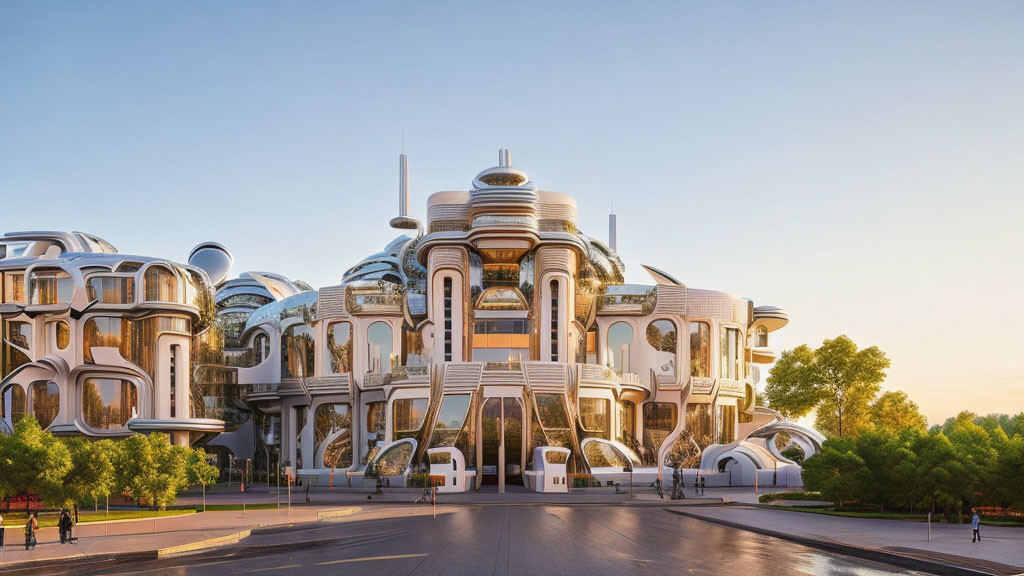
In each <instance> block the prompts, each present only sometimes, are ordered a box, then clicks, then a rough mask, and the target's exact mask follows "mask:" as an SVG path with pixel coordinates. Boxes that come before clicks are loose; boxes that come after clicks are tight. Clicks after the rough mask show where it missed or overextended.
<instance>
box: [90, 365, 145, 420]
mask: <svg viewBox="0 0 1024 576" xmlns="http://www.w3.org/2000/svg"><path fill="white" fill-rule="evenodd" d="M137 406H138V395H137V392H136V390H135V385H134V384H132V383H131V382H129V381H127V380H120V379H115V378H86V379H85V382H84V384H83V385H82V417H83V419H84V420H85V423H86V424H87V425H88V426H89V427H90V428H93V429H96V430H119V429H122V428H124V427H125V424H127V422H128V420H130V419H131V418H132V417H133V416H134V413H135V410H136V408H137Z"/></svg>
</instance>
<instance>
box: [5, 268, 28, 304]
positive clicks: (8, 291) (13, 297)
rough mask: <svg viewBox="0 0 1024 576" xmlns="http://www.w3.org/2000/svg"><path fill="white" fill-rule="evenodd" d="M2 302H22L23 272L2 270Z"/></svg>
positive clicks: (23, 291)
mask: <svg viewBox="0 0 1024 576" xmlns="http://www.w3.org/2000/svg"><path fill="white" fill-rule="evenodd" d="M4 302H8V303H18V304H24V303H25V302H26V300H25V273H24V272H4Z"/></svg>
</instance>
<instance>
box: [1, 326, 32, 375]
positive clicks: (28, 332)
mask: <svg viewBox="0 0 1024 576" xmlns="http://www.w3.org/2000/svg"><path fill="white" fill-rule="evenodd" d="M31 342H32V324H30V323H28V322H19V321H15V320H8V321H6V322H4V333H3V357H4V361H3V373H2V374H0V377H5V376H7V375H8V374H10V373H11V372H13V371H14V370H15V369H17V368H18V367H19V366H21V365H23V364H28V363H29V362H30V360H29V358H28V355H27V354H26V353H25V352H23V350H25V351H31V349H32V346H31Z"/></svg>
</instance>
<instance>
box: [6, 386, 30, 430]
mask: <svg viewBox="0 0 1024 576" xmlns="http://www.w3.org/2000/svg"><path fill="white" fill-rule="evenodd" d="M26 410H27V406H26V404H25V390H23V389H22V387H21V386H18V385H17V384H11V385H10V386H8V387H7V388H4V390H3V392H0V419H3V421H4V422H5V423H6V424H7V426H8V427H10V428H11V429H13V427H14V424H15V423H17V421H18V420H21V419H22V418H23V417H24V416H25V413H26Z"/></svg>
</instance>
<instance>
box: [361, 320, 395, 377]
mask: <svg viewBox="0 0 1024 576" xmlns="http://www.w3.org/2000/svg"><path fill="white" fill-rule="evenodd" d="M366 343H367V353H368V360H369V364H367V366H368V371H369V372H375V373H378V374H386V373H390V372H391V356H392V354H391V353H392V348H393V346H394V342H393V341H392V330H391V325H390V324H388V323H387V322H374V323H373V324H370V327H369V328H367V330H366Z"/></svg>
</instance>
